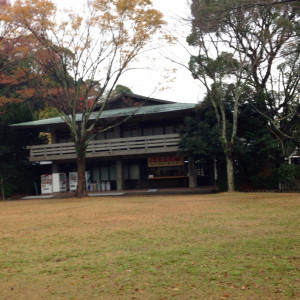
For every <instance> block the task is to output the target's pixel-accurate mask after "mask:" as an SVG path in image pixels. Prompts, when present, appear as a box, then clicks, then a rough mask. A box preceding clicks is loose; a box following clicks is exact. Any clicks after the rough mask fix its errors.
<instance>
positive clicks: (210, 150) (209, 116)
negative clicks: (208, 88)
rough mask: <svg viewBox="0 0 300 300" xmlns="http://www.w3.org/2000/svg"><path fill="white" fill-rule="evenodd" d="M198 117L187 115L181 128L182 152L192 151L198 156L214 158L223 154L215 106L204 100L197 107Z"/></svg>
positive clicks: (180, 143) (180, 148)
mask: <svg viewBox="0 0 300 300" xmlns="http://www.w3.org/2000/svg"><path fill="white" fill-rule="evenodd" d="M196 115H197V117H196V118H192V117H187V118H186V119H185V120H184V124H183V125H182V126H181V127H180V128H179V135H180V137H181V139H180V142H179V150H180V152H181V153H192V154H193V155H194V156H195V157H196V158H213V157H214V156H216V155H217V156H220V155H222V147H221V142H220V139H219V135H218V129H217V127H216V118H215V114H214V111H213V108H212V107H211V106H210V105H208V102H203V103H202V104H201V105H200V106H199V107H198V109H197V112H196Z"/></svg>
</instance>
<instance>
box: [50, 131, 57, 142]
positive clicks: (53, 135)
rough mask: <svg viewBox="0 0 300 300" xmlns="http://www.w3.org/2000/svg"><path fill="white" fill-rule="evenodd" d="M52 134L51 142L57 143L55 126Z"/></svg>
mask: <svg viewBox="0 0 300 300" xmlns="http://www.w3.org/2000/svg"><path fill="white" fill-rule="evenodd" d="M50 135H51V140H50V144H55V143H57V137H56V129H55V128H51V131H50Z"/></svg>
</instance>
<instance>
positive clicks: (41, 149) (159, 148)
mask: <svg viewBox="0 0 300 300" xmlns="http://www.w3.org/2000/svg"><path fill="white" fill-rule="evenodd" d="M178 144H179V135H178V134H165V135H154V136H142V137H131V138H118V139H111V140H96V141H91V142H90V143H89V145H88V148H87V151H86V157H87V158H97V157H99V158H100V157H103V158H105V157H115V156H130V155H137V154H151V153H153V154H159V153H168V152H176V151H177V150H178ZM28 149H30V158H29V159H30V161H32V162H37V161H45V160H54V161H55V160H67V159H75V158H76V151H75V146H74V143H57V144H46V145H36V146H29V147H28Z"/></svg>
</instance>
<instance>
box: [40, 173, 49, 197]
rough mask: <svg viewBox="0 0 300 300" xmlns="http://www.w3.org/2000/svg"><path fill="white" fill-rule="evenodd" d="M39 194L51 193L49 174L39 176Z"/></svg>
mask: <svg viewBox="0 0 300 300" xmlns="http://www.w3.org/2000/svg"><path fill="white" fill-rule="evenodd" d="M41 192H42V194H51V193H52V176H51V174H43V175H41Z"/></svg>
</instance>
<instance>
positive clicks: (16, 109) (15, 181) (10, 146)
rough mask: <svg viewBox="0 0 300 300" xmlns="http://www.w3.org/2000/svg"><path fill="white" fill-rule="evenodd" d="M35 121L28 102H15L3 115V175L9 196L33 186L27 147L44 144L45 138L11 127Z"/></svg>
mask: <svg viewBox="0 0 300 300" xmlns="http://www.w3.org/2000/svg"><path fill="white" fill-rule="evenodd" d="M32 120H34V113H33V111H32V110H31V108H30V106H29V105H28V104H26V103H12V104H11V105H10V106H9V110H7V111H6V113H2V114H0V177H2V178H3V180H4V189H5V194H6V196H10V195H11V194H13V193H17V192H25V191H28V190H31V189H32V187H33V182H32V181H33V180H34V179H33V177H32V176H33V173H32V171H30V165H29V163H28V160H27V157H28V150H27V149H26V146H27V145H32V144H40V143H44V142H45V138H40V137H39V132H32V131H29V130H20V131H19V130H14V129H12V128H11V127H9V125H10V124H14V123H20V122H26V121H32Z"/></svg>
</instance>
